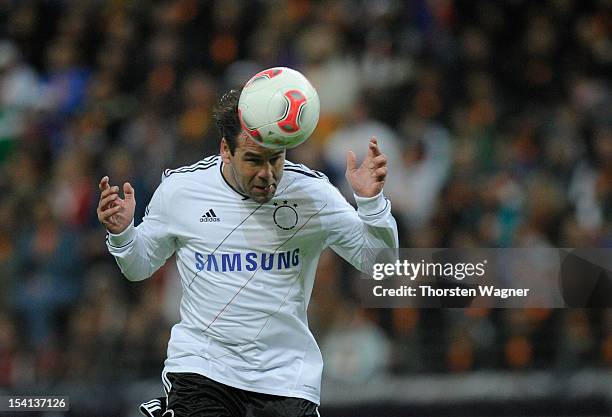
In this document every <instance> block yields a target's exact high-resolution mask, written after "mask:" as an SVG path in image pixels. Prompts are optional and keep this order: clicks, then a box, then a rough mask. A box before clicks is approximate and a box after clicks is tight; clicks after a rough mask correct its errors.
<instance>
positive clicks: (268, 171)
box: [257, 162, 274, 183]
mask: <svg viewBox="0 0 612 417" xmlns="http://www.w3.org/2000/svg"><path fill="white" fill-rule="evenodd" d="M257 176H258V177H259V178H260V179H262V180H264V181H266V183H268V182H269V181H270V180H272V179H273V178H274V172H273V171H272V164H270V163H269V162H266V163H265V164H263V166H262V167H261V169H260V170H259V172H258V173H257Z"/></svg>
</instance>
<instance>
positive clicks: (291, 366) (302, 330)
mask: <svg viewBox="0 0 612 417" xmlns="http://www.w3.org/2000/svg"><path fill="white" fill-rule="evenodd" d="M222 165H223V163H222V161H221V158H220V157H219V156H218V155H217V156H212V157H208V158H205V159H203V160H202V161H200V162H198V163H196V164H194V165H191V166H187V167H183V168H179V169H175V170H166V171H165V172H164V175H163V177H162V183H161V184H160V186H159V187H158V188H157V190H156V191H155V194H154V195H153V197H152V199H151V202H150V204H149V206H148V207H147V210H146V215H145V218H144V220H143V222H142V224H140V225H139V226H138V227H134V226H133V225H132V226H130V227H128V228H127V229H126V230H125V231H124V232H122V233H121V234H118V235H112V234H110V235H109V236H108V239H107V245H108V248H109V251H110V253H111V254H113V255H114V256H115V258H116V260H117V263H118V264H119V267H120V268H121V271H122V272H123V274H124V275H125V276H126V277H127V278H128V279H129V280H133V281H136V280H142V279H145V278H147V277H149V276H151V274H153V273H154V272H155V271H156V270H157V269H158V268H159V267H160V266H161V265H163V264H164V262H165V261H166V260H167V259H168V258H169V257H170V256H171V255H172V254H173V253H176V263H177V267H178V270H179V273H180V276H181V280H182V287H183V296H182V299H181V306H180V314H181V321H180V322H179V323H178V324H176V325H175V326H174V327H173V328H172V333H171V337H170V341H169V344H168V358H167V359H166V361H165V366H164V373H166V372H194V373H198V374H200V375H204V376H206V377H208V378H210V379H213V380H215V381H217V382H220V383H222V384H226V385H229V386H232V387H236V388H240V389H244V390H248V391H255V392H260V393H265V394H272V395H281V396H287V397H298V398H304V399H307V400H310V401H312V402H315V403H317V404H318V403H319V396H320V384H321V371H322V368H323V361H322V358H321V353H320V351H319V348H318V346H317V343H316V341H315V339H314V337H313V336H312V334H311V332H310V330H309V329H308V320H307V315H306V310H307V307H308V302H309V301H310V295H311V293H312V287H313V283H314V278H315V272H316V268H317V263H318V260H319V255H320V254H321V251H322V250H323V249H325V248H326V247H328V246H329V247H331V248H332V249H333V250H334V251H336V252H337V253H338V254H340V255H341V256H342V257H343V258H345V259H346V260H347V261H349V262H350V263H351V264H353V265H354V266H355V267H356V268H358V269H362V268H363V266H362V262H363V261H362V250H363V249H364V248H368V247H370V248H383V247H397V246H398V238H397V225H396V223H395V220H394V219H393V217H392V216H391V204H390V203H389V201H388V200H387V199H385V198H384V197H383V195H382V193H381V194H379V195H378V196H376V197H372V198H360V197H356V201H357V205H358V210H357V211H355V209H354V208H353V207H352V206H351V205H349V204H348V202H347V201H346V200H345V199H344V197H342V195H341V194H340V193H339V191H338V190H337V189H336V188H335V187H334V186H333V185H332V184H331V183H330V182H329V181H328V179H327V177H325V175H323V174H321V173H319V172H317V171H312V170H310V169H308V168H306V167H305V166H303V165H300V164H294V163H291V162H289V161H287V162H286V163H285V166H284V174H283V177H282V179H281V181H280V182H279V184H278V188H277V192H276V195H275V196H274V198H273V199H272V200H271V201H269V202H267V203H265V204H260V203H257V202H255V201H253V200H251V199H250V198H248V197H246V196H244V195H242V194H240V193H238V192H237V191H236V190H234V189H233V188H232V187H231V186H230V185H229V184H228V183H227V181H226V180H225V178H224V177H223V175H222V173H221V172H222Z"/></svg>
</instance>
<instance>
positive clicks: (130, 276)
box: [121, 271, 151, 282]
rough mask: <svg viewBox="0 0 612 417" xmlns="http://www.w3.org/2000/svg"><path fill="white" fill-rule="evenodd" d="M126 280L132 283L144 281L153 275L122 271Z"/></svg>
mask: <svg viewBox="0 0 612 417" xmlns="http://www.w3.org/2000/svg"><path fill="white" fill-rule="evenodd" d="M121 272H122V273H123V276H124V277H125V279H127V280H128V281H131V282H138V281H143V280H145V279H147V278H149V277H150V276H151V274H137V273H129V272H126V271H121Z"/></svg>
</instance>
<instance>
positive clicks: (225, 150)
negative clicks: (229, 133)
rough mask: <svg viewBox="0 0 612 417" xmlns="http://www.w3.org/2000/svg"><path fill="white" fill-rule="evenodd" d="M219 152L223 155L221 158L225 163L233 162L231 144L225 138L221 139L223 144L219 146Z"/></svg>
mask: <svg viewBox="0 0 612 417" xmlns="http://www.w3.org/2000/svg"><path fill="white" fill-rule="evenodd" d="M219 154H220V155H221V160H222V161H223V163H224V164H231V163H232V153H231V152H230V148H229V145H228V144H227V141H226V140H225V138H222V139H221V146H220V148H219Z"/></svg>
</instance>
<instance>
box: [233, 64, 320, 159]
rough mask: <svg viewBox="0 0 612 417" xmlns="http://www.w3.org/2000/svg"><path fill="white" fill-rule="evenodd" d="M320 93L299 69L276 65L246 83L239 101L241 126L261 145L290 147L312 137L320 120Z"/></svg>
mask: <svg viewBox="0 0 612 417" xmlns="http://www.w3.org/2000/svg"><path fill="white" fill-rule="evenodd" d="M319 110H320V106H319V95H318V94H317V90H315V89H314V87H313V86H312V84H310V82H309V81H308V80H307V79H306V77H304V76H303V75H302V74H301V73H300V72H298V71H296V70H292V69H291V68H285V67H276V68H270V69H267V70H265V71H261V72H259V73H257V74H255V76H253V78H251V79H250V80H249V81H247V83H246V84H245V85H244V88H243V89H242V93H241V94H240V100H239V102H238V117H239V118H240V124H241V125H242V129H243V130H244V131H245V132H246V133H247V134H248V135H249V136H250V137H251V138H253V140H255V141H257V142H258V143H259V144H261V145H262V146H265V147H266V148H271V149H289V148H293V147H296V146H298V145H299V144H301V143H303V142H304V141H305V140H306V139H308V138H309V137H310V135H311V134H312V132H313V131H314V130H315V127H317V122H318V121H319Z"/></svg>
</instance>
